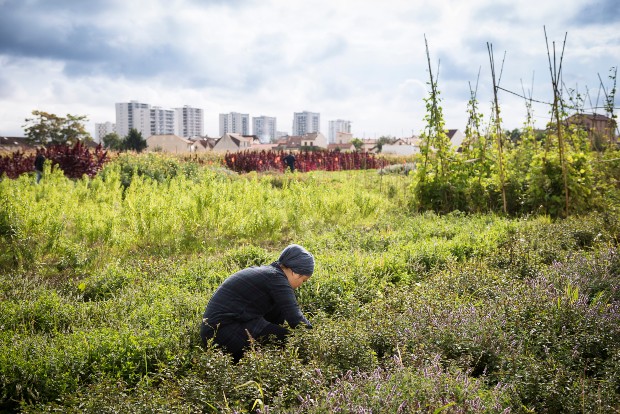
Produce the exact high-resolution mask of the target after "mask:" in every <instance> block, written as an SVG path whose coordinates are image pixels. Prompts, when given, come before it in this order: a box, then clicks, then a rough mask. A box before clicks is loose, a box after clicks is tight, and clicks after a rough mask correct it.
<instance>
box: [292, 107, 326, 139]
mask: <svg viewBox="0 0 620 414" xmlns="http://www.w3.org/2000/svg"><path fill="white" fill-rule="evenodd" d="M320 129H321V114H319V113H317V112H308V111H304V112H295V113H293V135H294V136H302V135H305V134H310V133H312V132H321V131H320Z"/></svg>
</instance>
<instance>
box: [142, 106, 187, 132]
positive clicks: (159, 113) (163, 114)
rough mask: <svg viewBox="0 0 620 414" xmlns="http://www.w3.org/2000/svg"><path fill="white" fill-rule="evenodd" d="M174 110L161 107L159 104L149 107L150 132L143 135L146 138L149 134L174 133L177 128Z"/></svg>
mask: <svg viewBox="0 0 620 414" xmlns="http://www.w3.org/2000/svg"><path fill="white" fill-rule="evenodd" d="M177 129H178V128H177V122H176V112H175V111H174V110H173V109H163V108H160V107H159V106H154V107H153V108H151V132H150V134H147V135H144V134H142V137H143V138H147V137H149V136H151V135H174V133H175V132H176V130H177Z"/></svg>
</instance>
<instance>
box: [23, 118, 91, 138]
mask: <svg viewBox="0 0 620 414" xmlns="http://www.w3.org/2000/svg"><path fill="white" fill-rule="evenodd" d="M32 115H33V116H34V117H33V118H26V124H25V125H24V126H23V127H24V132H25V133H26V138H27V139H28V141H29V142H30V143H31V144H34V145H47V144H66V143H71V144H74V143H76V142H77V141H92V138H91V136H90V134H89V133H88V132H86V128H85V127H84V122H85V121H86V120H87V117H86V116H83V115H82V116H78V115H71V114H67V116H66V117H61V116H58V115H55V114H51V113H48V112H43V111H38V110H35V111H32Z"/></svg>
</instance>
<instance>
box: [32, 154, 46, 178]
mask: <svg viewBox="0 0 620 414" xmlns="http://www.w3.org/2000/svg"><path fill="white" fill-rule="evenodd" d="M44 165H45V155H43V150H42V149H40V148H39V149H37V156H36V157H35V158H34V170H35V171H36V173H37V183H38V182H39V181H41V177H42V176H43V166H44Z"/></svg>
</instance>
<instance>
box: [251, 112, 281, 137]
mask: <svg viewBox="0 0 620 414" xmlns="http://www.w3.org/2000/svg"><path fill="white" fill-rule="evenodd" d="M252 134H254V135H256V136H257V137H258V139H260V141H261V142H263V143H266V142H271V141H274V140H275V139H276V118H275V117H272V116H264V115H261V116H255V117H252Z"/></svg>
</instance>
